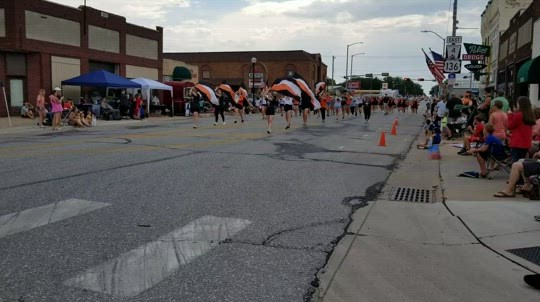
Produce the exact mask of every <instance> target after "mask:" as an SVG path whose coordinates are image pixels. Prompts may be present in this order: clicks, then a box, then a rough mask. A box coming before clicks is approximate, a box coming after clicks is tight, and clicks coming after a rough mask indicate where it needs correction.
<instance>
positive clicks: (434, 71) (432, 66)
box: [422, 49, 444, 85]
mask: <svg viewBox="0 0 540 302" xmlns="http://www.w3.org/2000/svg"><path fill="white" fill-rule="evenodd" d="M422 52H423V53H424V56H425V57H426V64H427V66H428V69H429V71H431V74H432V75H433V76H434V77H435V80H437V82H438V83H439V85H441V84H442V82H443V81H444V73H442V71H440V70H438V69H437V67H436V66H435V64H434V63H433V61H431V59H430V58H429V56H428V55H427V54H426V52H425V51H424V50H423V49H422Z"/></svg>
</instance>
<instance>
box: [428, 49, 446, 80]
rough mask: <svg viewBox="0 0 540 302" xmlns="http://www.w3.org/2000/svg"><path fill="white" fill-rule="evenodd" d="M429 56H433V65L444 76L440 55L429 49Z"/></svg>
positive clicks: (442, 61) (442, 59) (442, 60)
mask: <svg viewBox="0 0 540 302" xmlns="http://www.w3.org/2000/svg"><path fill="white" fill-rule="evenodd" d="M430 51H431V56H433V61H434V63H435V67H436V68H437V70H438V71H439V72H440V73H441V74H442V75H443V76H444V58H443V56H442V55H440V54H438V53H436V52H434V51H433V50H431V49H430Z"/></svg>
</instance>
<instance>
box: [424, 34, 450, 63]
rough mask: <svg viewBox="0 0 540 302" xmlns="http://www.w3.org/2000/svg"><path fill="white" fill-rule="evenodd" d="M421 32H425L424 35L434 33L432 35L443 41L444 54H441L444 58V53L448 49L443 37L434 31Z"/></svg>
mask: <svg viewBox="0 0 540 302" xmlns="http://www.w3.org/2000/svg"><path fill="white" fill-rule="evenodd" d="M421 32H423V33H432V34H434V35H436V36H437V37H439V38H440V39H441V40H442V43H443V44H442V53H441V55H442V56H443V57H444V53H445V52H446V51H445V49H444V48H445V47H446V40H445V39H444V38H443V37H442V36H441V35H439V34H438V33H436V32H434V31H432V30H422V31H421Z"/></svg>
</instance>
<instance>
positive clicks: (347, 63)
mask: <svg viewBox="0 0 540 302" xmlns="http://www.w3.org/2000/svg"><path fill="white" fill-rule="evenodd" d="M356 44H364V42H354V43H351V44H347V56H345V89H347V82H348V80H349V77H348V75H349V47H351V46H353V45H356Z"/></svg>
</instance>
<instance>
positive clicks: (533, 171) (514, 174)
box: [493, 152, 540, 197]
mask: <svg viewBox="0 0 540 302" xmlns="http://www.w3.org/2000/svg"><path fill="white" fill-rule="evenodd" d="M533 158H534V160H520V161H518V162H515V163H513V164H512V170H511V171H510V177H509V178H508V185H507V186H506V188H505V189H504V190H502V191H500V192H497V194H495V195H493V196H495V197H515V194H514V191H515V187H516V184H517V183H518V181H519V179H520V178H521V177H523V181H524V184H523V186H521V190H520V192H519V193H521V194H523V193H530V192H531V189H532V184H531V182H530V180H529V177H531V176H533V175H539V174H540V162H539V160H538V159H539V158H540V152H536V153H535V154H534V155H533Z"/></svg>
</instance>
